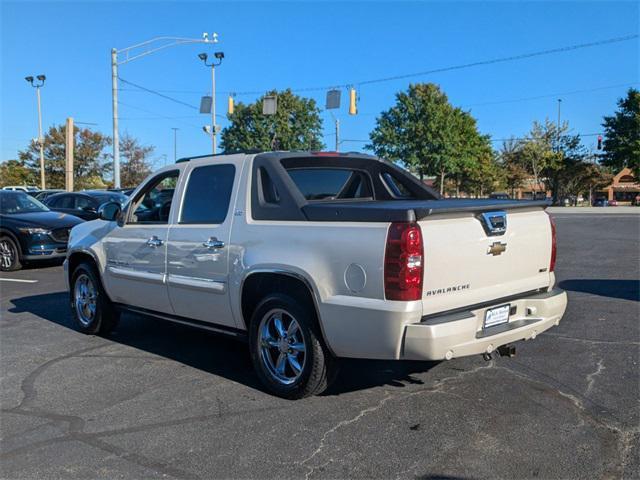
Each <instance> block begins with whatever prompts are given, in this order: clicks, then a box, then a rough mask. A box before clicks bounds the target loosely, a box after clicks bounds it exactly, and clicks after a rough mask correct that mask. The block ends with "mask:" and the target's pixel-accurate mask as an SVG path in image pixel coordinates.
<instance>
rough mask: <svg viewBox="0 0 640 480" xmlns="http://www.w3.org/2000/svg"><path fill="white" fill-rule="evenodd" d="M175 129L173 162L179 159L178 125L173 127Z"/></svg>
mask: <svg viewBox="0 0 640 480" xmlns="http://www.w3.org/2000/svg"><path fill="white" fill-rule="evenodd" d="M171 130H173V162H174V163H175V162H176V161H177V160H178V130H180V129H179V128H177V127H171Z"/></svg>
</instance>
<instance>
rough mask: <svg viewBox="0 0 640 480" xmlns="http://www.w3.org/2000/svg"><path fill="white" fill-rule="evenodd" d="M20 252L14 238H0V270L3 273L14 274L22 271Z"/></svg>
mask: <svg viewBox="0 0 640 480" xmlns="http://www.w3.org/2000/svg"><path fill="white" fill-rule="evenodd" d="M21 268H22V264H21V263H20V250H19V249H18V245H17V244H16V242H15V241H14V240H13V238H11V237H8V236H1V237H0V270H1V271H3V272H14V271H16V270H20V269H21Z"/></svg>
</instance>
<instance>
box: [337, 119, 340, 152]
mask: <svg viewBox="0 0 640 480" xmlns="http://www.w3.org/2000/svg"><path fill="white" fill-rule="evenodd" d="M339 149H340V120H339V119H338V118H336V152H337V151H338V150H339Z"/></svg>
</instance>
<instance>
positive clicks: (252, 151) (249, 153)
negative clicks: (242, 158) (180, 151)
mask: <svg viewBox="0 0 640 480" xmlns="http://www.w3.org/2000/svg"><path fill="white" fill-rule="evenodd" d="M262 152H264V150H260V149H248V150H233V151H230V152H222V153H209V154H207V155H196V156H194V157H183V158H179V159H178V160H176V163H184V162H188V161H190V160H197V159H198V158H208V157H220V156H224V155H236V154H239V153H244V154H245V155H251V154H254V153H262Z"/></svg>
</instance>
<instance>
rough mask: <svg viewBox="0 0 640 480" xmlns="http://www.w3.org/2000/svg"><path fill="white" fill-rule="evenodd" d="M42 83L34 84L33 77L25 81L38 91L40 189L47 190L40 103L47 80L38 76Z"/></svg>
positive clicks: (26, 78) (42, 76)
mask: <svg viewBox="0 0 640 480" xmlns="http://www.w3.org/2000/svg"><path fill="white" fill-rule="evenodd" d="M36 78H37V79H38V81H39V82H40V83H37V84H36V83H34V82H33V77H32V76H29V77H25V80H26V81H27V82H29V83H30V84H31V86H32V87H35V89H36V99H37V101H38V146H39V149H40V188H41V189H42V190H44V189H45V188H46V183H45V178H44V137H43V136H42V105H41V103H40V87H42V86H43V85H44V81H45V80H46V79H47V77H45V76H44V75H38V76H37V77H36Z"/></svg>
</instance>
